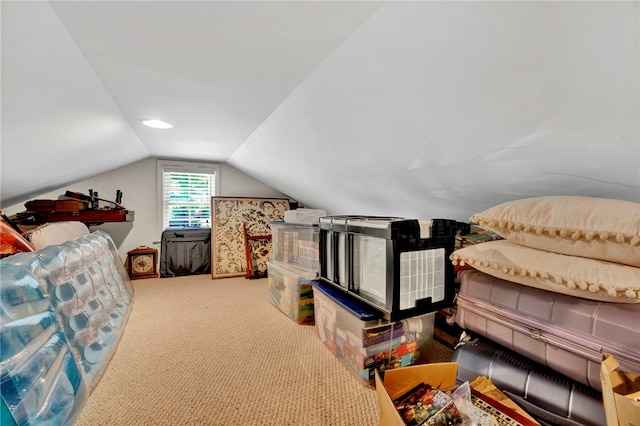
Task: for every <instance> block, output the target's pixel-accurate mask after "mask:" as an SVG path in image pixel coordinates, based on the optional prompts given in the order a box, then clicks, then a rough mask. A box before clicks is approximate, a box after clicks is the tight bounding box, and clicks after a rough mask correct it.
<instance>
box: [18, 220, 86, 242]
mask: <svg viewBox="0 0 640 426" xmlns="http://www.w3.org/2000/svg"><path fill="white" fill-rule="evenodd" d="M89 234H90V231H89V228H87V225H85V224H84V223H82V222H75V221H69V222H51V223H46V224H44V225H41V226H39V227H37V228H35V229H33V230H31V231H29V232H28V233H27V239H28V240H29V241H31V244H33V246H34V247H35V248H36V249H41V248H43V247H46V246H50V245H55V244H62V243H64V242H67V241H70V240H75V239H76V238H79V237H82V236H85V235H89Z"/></svg>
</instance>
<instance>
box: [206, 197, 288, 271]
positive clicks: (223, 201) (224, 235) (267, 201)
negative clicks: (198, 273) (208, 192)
mask: <svg viewBox="0 0 640 426" xmlns="http://www.w3.org/2000/svg"><path fill="white" fill-rule="evenodd" d="M289 208H290V206H289V200H288V199H286V198H252V197H211V276H212V278H227V277H238V276H246V275H247V249H246V244H245V242H246V238H245V235H261V236H264V235H270V234H271V227H270V226H269V222H272V221H282V220H284V212H285V211H287V210H289ZM245 229H246V234H245ZM251 253H252V254H253V258H252V259H251V260H252V262H251V263H252V264H253V266H254V268H255V269H256V270H258V271H266V270H267V261H268V260H271V240H270V239H260V240H254V241H252V242H251Z"/></svg>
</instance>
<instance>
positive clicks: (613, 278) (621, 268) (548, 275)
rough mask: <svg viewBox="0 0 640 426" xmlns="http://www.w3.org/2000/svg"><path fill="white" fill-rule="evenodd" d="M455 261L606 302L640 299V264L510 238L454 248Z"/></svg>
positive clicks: (540, 285) (537, 286) (493, 274)
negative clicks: (536, 246)
mask: <svg viewBox="0 0 640 426" xmlns="http://www.w3.org/2000/svg"><path fill="white" fill-rule="evenodd" d="M450 258H451V260H452V261H453V263H454V265H461V266H463V265H465V264H467V265H470V266H472V267H473V268H475V269H477V270H479V271H482V272H484V273H486V274H489V275H492V276H494V277H497V278H502V279H503V280H508V281H512V282H516V283H520V284H522V285H526V286H529V287H535V288H540V289H543V290H550V291H554V292H556V293H563V294H568V295H571V296H577V297H582V298H584V299H591V300H599V301H603V302H618V303H640V268H636V267H633V266H628V265H622V264H619V263H613V262H606V261H603V260H597V259H589V258H585V257H577V256H567V255H564V254H558V253H553V252H549V251H544V250H538V249H534V248H530V247H526V246H523V245H519V244H514V243H512V242H510V241H508V240H499V241H490V242H486V243H482V244H476V245H473V246H468V247H465V248H462V249H458V250H456V251H454V252H453V253H452V254H451V256H450Z"/></svg>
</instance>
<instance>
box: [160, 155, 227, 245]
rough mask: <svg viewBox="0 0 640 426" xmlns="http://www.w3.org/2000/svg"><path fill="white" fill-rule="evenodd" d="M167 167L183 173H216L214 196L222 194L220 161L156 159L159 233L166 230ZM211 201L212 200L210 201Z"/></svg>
mask: <svg viewBox="0 0 640 426" xmlns="http://www.w3.org/2000/svg"><path fill="white" fill-rule="evenodd" d="M165 168H171V169H174V170H175V171H178V172H183V173H209V174H214V175H215V177H214V188H213V190H214V191H215V192H214V193H213V194H212V196H215V195H219V194H220V180H221V173H220V169H221V167H220V164H219V163H202V162H193V161H176V160H157V161H156V188H157V191H156V194H157V195H156V199H157V211H158V214H157V223H158V228H159V231H160V232H159V234H162V232H163V231H164V187H163V176H162V173H163V171H164V169H165ZM209 202H211V201H209Z"/></svg>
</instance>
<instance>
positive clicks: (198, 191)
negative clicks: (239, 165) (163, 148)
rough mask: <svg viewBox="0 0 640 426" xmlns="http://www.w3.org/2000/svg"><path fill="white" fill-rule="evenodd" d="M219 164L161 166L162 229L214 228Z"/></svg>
mask: <svg viewBox="0 0 640 426" xmlns="http://www.w3.org/2000/svg"><path fill="white" fill-rule="evenodd" d="M217 170H218V167H217V165H206V164H204V165H203V164H200V163H193V164H190V163H186V164H185V163H178V162H165V163H162V164H159V172H160V173H159V174H160V177H161V179H160V181H161V187H162V189H161V194H162V226H163V229H166V228H169V227H189V228H210V227H211V197H212V196H213V195H216V172H217Z"/></svg>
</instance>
